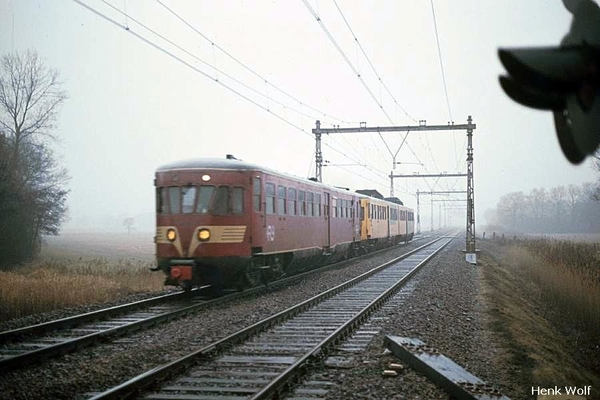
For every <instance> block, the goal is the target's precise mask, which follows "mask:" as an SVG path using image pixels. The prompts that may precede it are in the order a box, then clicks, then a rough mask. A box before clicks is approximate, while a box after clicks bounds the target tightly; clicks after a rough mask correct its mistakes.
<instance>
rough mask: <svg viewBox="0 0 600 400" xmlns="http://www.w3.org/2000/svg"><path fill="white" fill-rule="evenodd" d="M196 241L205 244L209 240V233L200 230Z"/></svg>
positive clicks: (205, 230) (203, 229)
mask: <svg viewBox="0 0 600 400" xmlns="http://www.w3.org/2000/svg"><path fill="white" fill-rule="evenodd" d="M198 239H199V240H200V241H201V242H206V241H207V240H208V239H210V231H209V230H208V229H206V228H202V229H200V230H199V231H198Z"/></svg>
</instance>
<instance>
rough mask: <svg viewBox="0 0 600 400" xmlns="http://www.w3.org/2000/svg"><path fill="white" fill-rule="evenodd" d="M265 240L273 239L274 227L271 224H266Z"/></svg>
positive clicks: (272, 240)
mask: <svg viewBox="0 0 600 400" xmlns="http://www.w3.org/2000/svg"><path fill="white" fill-rule="evenodd" d="M267 241H269V242H274V241H275V227H274V226H273V225H268V226H267Z"/></svg>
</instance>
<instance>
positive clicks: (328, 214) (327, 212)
mask: <svg viewBox="0 0 600 400" xmlns="http://www.w3.org/2000/svg"><path fill="white" fill-rule="evenodd" d="M324 195H325V199H324V200H323V201H324V204H323V216H324V217H325V224H326V225H327V237H326V238H325V244H324V246H325V247H327V248H329V247H330V246H331V210H330V208H329V203H330V202H331V198H330V197H331V194H330V193H324Z"/></svg>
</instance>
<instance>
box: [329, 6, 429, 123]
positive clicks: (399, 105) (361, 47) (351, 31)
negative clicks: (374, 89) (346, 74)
mask: <svg viewBox="0 0 600 400" xmlns="http://www.w3.org/2000/svg"><path fill="white" fill-rule="evenodd" d="M333 3H334V4H335V7H336V8H337V10H338V12H339V13H340V15H341V17H342V19H343V20H344V23H345V24H346V27H347V28H348V30H349V31H350V33H351V34H352V37H353V38H354V41H355V42H356V44H357V45H358V48H359V49H360V51H361V52H362V54H363V56H365V59H366V60H367V62H368V63H369V66H370V67H371V69H372V70H373V73H375V76H376V77H377V79H378V81H379V83H380V85H381V86H383V88H384V89H385V91H386V92H387V94H388V95H389V96H390V97H391V98H392V100H393V101H394V104H396V105H397V106H398V107H399V108H400V109H401V110H402V112H403V113H404V115H405V116H406V117H408V118H409V119H411V120H412V121H413V122H418V121H417V120H416V119H415V118H414V117H413V116H412V115H410V114H409V113H408V111H406V109H405V108H404V107H402V105H401V104H400V103H399V102H398V100H396V98H395V97H394V95H393V94H392V92H391V91H390V89H389V88H388V86H387V85H386V84H385V82H384V81H383V79H381V76H380V75H379V73H378V72H377V70H376V69H375V66H374V65H373V63H372V62H371V59H370V58H369V56H368V55H367V53H366V51H365V49H364V48H363V46H362V44H361V43H360V41H359V40H358V37H356V35H355V34H354V31H353V30H352V27H351V26H350V23H348V20H347V19H346V16H345V15H344V13H343V12H342V9H341V8H340V6H339V5H338V3H337V1H336V0H333ZM380 97H381V95H380Z"/></svg>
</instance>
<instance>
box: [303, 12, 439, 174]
mask: <svg viewBox="0 0 600 400" xmlns="http://www.w3.org/2000/svg"><path fill="white" fill-rule="evenodd" d="M302 1H303V3H304V5H305V6H306V8H307V9H308V10H309V11H310V13H311V14H312V15H313V17H314V18H315V20H316V21H317V22H318V24H319V26H320V27H321V29H322V30H323V32H324V33H325V35H327V37H328V38H329V40H330V41H331V43H332V44H333V46H334V47H335V48H336V49H337V51H338V52H339V53H340V55H341V56H342V58H343V59H344V61H346V64H348V66H349V67H350V69H351V70H352V72H353V73H354V74H355V75H356V76H357V78H358V79H359V80H360V82H361V83H362V85H363V86H364V88H365V89H366V91H367V92H368V93H369V95H370V96H371V98H372V99H373V101H375V103H376V104H377V105H378V106H379V108H380V109H381V111H382V112H383V113H384V114H385V116H386V117H387V119H388V121H389V122H390V123H391V124H394V121H393V120H392V118H391V117H390V115H389V114H388V113H387V111H386V110H385V108H384V107H383V105H382V104H381V103H380V102H379V100H377V97H376V96H375V94H374V93H373V91H372V90H371V89H370V88H369V86H368V85H367V83H366V82H365V80H364V79H363V78H362V76H361V74H360V72H359V71H358V70H357V69H356V67H355V66H354V64H352V62H351V61H350V59H349V58H348V56H347V55H346V53H345V52H344V50H343V49H342V48H341V47H340V45H339V44H338V43H337V41H336V40H335V38H334V37H333V35H332V34H331V32H329V29H327V27H326V26H325V24H324V23H323V21H322V20H321V17H320V16H319V14H317V12H315V10H314V9H313V8H312V7H311V6H310V4H308V1H307V0H302ZM336 6H337V4H336ZM338 10H339V7H338ZM342 17H343V15H342ZM346 23H347V21H346ZM347 26H348V27H349V24H347ZM350 31H351V32H352V34H353V36H354V39H355V40H356V41H357V43H358V39H357V38H356V35H354V33H353V31H352V29H350ZM361 48H362V46H361ZM369 63H370V61H369ZM408 134H409V132H407V133H406V135H405V136H404V138H403V141H402V143H406V146H407V147H408V148H409V150H410V151H411V153H412V154H413V156H414V157H415V158H416V159H417V161H419V162H420V163H421V161H420V160H419V157H418V156H417V155H416V154H415V152H414V151H413V149H412V148H411V146H410V144H409V143H408V142H406V138H407V136H408ZM380 137H381V135H380ZM381 139H382V140H383V142H384V144H385V140H384V139H383V137H381ZM386 146H387V144H386ZM421 164H423V163H421ZM424 168H425V170H426V171H427V167H424ZM428 185H429V184H428Z"/></svg>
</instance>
